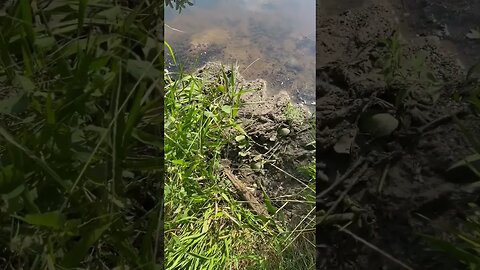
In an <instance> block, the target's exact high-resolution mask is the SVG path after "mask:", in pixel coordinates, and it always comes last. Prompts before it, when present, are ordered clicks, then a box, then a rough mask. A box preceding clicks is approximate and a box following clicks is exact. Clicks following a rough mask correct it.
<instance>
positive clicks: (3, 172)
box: [0, 164, 23, 194]
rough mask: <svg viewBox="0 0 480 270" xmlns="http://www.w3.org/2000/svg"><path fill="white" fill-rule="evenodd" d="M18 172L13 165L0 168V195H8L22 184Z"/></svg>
mask: <svg viewBox="0 0 480 270" xmlns="http://www.w3.org/2000/svg"><path fill="white" fill-rule="evenodd" d="M20 176H21V175H20V172H19V171H18V170H16V169H15V166H14V165H13V164H9V165H7V166H4V167H2V168H0V194H6V193H10V192H11V191H13V190H15V189H16V188H17V187H18V186H20V185H22V184H23V181H22V180H23V179H21V178H20Z"/></svg>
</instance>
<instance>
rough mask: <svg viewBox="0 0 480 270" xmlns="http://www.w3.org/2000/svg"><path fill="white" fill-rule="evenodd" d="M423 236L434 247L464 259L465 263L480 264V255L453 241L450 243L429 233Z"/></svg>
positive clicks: (456, 257)
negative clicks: (460, 246)
mask: <svg viewBox="0 0 480 270" xmlns="http://www.w3.org/2000/svg"><path fill="white" fill-rule="evenodd" d="M423 237H425V239H427V241H428V242H430V244H431V245H432V247H434V248H437V249H439V250H442V251H444V252H446V253H447V254H448V255H450V256H452V257H453V258H455V259H457V260H460V261H462V262H463V263H465V264H469V263H472V264H476V265H480V257H478V256H475V255H473V254H471V253H470V252H467V251H466V250H463V249H461V248H458V247H456V246H455V245H453V244H452V243H449V242H447V241H444V240H440V239H437V238H435V237H432V236H428V235H423Z"/></svg>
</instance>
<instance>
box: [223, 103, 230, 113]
mask: <svg viewBox="0 0 480 270" xmlns="http://www.w3.org/2000/svg"><path fill="white" fill-rule="evenodd" d="M222 111H224V112H225V113H228V114H231V113H232V106H229V105H223V106H222Z"/></svg>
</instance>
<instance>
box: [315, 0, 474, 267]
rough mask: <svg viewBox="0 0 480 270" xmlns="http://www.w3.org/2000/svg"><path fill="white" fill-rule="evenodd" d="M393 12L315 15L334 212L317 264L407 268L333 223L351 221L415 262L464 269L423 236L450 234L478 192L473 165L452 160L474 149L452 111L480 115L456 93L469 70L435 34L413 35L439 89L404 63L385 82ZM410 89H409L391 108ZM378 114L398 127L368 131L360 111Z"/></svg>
mask: <svg viewBox="0 0 480 270" xmlns="http://www.w3.org/2000/svg"><path fill="white" fill-rule="evenodd" d="M396 18H397V16H396V13H395V11H394V8H392V7H391V6H389V5H366V6H364V7H361V8H357V9H353V10H351V11H348V12H344V13H342V14H340V15H338V16H333V17H328V18H320V19H319V21H317V89H316V94H317V102H316V103H317V149H318V152H317V179H322V180H318V182H317V191H318V192H319V193H317V194H319V195H318V197H317V209H318V210H322V209H323V210H324V211H328V212H327V213H330V214H332V215H334V216H335V217H336V218H338V219H335V220H336V222H326V220H327V219H325V220H322V218H320V220H319V221H320V222H321V224H319V225H318V226H317V244H318V260H317V263H318V264H317V266H318V269H405V266H402V265H400V264H399V263H398V262H394V261H393V260H391V259H389V258H387V256H385V255H381V254H380V253H379V252H378V251H374V250H373V249H372V248H371V247H368V246H367V245H365V243H362V242H360V241H358V239H357V240H356V239H354V237H352V235H349V234H347V233H345V232H341V231H340V230H339V228H338V227H337V226H344V225H346V224H348V226H347V229H348V230H349V231H351V232H353V233H354V234H355V235H357V236H359V237H361V238H362V239H364V240H366V241H368V242H369V243H371V244H373V245H375V246H376V247H378V248H379V249H381V250H382V251H384V252H386V253H388V254H390V255H391V256H393V257H394V258H396V259H397V260H399V261H401V262H402V263H403V264H405V265H408V266H409V267H411V268H412V269H464V268H463V266H461V265H459V264H458V263H457V262H455V261H453V260H450V259H449V258H448V257H446V256H445V255H444V254H441V253H438V252H434V251H431V250H430V248H429V246H428V244H426V243H425V241H424V239H423V238H422V236H421V234H431V235H436V236H438V237H445V235H444V234H445V232H446V231H447V230H449V229H452V228H455V227H456V226H457V225H458V224H460V223H461V220H463V218H464V217H465V214H466V211H465V209H467V207H466V204H467V203H468V202H472V201H475V200H478V199H479V196H478V194H479V193H478V192H475V191H473V190H468V191H469V192H467V190H466V189H465V186H466V185H468V183H471V182H473V181H476V180H477V179H476V178H475V177H474V176H473V175H472V174H471V173H470V171H469V170H468V169H466V168H461V169H459V170H456V171H447V168H448V167H449V166H451V165H452V164H454V163H455V162H457V161H459V160H461V159H462V158H464V157H465V156H466V155H468V154H471V153H472V151H471V149H470V145H469V144H468V142H467V141H466V140H465V138H464V135H463V133H462V132H461V130H460V129H459V127H458V125H457V124H456V123H455V122H454V121H453V118H452V115H455V116H456V117H458V118H459V119H460V120H461V121H463V122H464V123H466V126H467V127H470V129H472V131H474V132H478V131H479V130H478V129H479V127H480V121H479V120H478V118H477V117H474V116H473V115H472V113H471V112H470V110H469V107H468V106H467V105H466V104H465V103H463V102H456V101H454V100H453V99H452V98H451V97H452V95H453V93H454V92H457V93H460V96H461V95H462V94H464V93H462V90H461V89H462V88H463V85H462V80H463V79H464V77H465V71H464V70H463V68H462V66H461V65H459V64H458V61H457V60H456V59H455V57H453V56H452V55H451V54H450V53H448V52H447V51H446V50H445V48H444V47H443V45H442V43H441V42H439V38H438V37H434V36H425V37H415V38H413V39H411V40H409V41H408V43H406V44H405V46H404V48H403V49H402V52H401V54H400V55H401V58H402V59H412V57H414V56H419V55H424V56H425V60H424V63H425V66H426V67H425V68H424V70H428V71H430V73H431V75H432V76H433V77H434V78H435V82H437V83H440V84H439V85H441V87H440V88H438V91H437V92H435V93H434V94H433V95H430V94H427V92H426V89H427V88H426V87H425V82H423V81H420V82H419V81H418V80H414V78H415V71H414V70H411V69H408V68H407V69H406V70H404V71H403V73H402V74H404V77H403V78H402V79H397V80H396V81H395V84H388V83H387V81H386V79H385V76H383V75H381V74H380V72H379V71H380V70H381V65H379V64H378V63H379V62H380V61H382V59H384V57H385V56H386V55H387V54H388V53H389V50H388V49H387V48H386V47H385V46H384V45H383V44H382V43H380V42H379V41H380V40H383V39H386V38H389V37H391V36H392V33H393V32H394V30H395V29H397V28H398V25H397V22H398V19H396ZM406 88H410V89H412V91H411V93H410V95H408V96H407V97H406V99H404V101H403V102H402V103H400V105H399V106H395V101H396V97H397V95H398V93H399V91H401V90H402V89H406ZM375 113H388V114H390V115H391V116H393V117H394V118H395V119H397V120H398V121H399V125H398V127H397V128H396V129H395V131H394V132H393V133H391V134H390V135H388V136H384V137H381V138H374V137H373V136H371V134H368V133H367V132H364V131H363V130H362V129H361V128H360V127H359V126H361V122H362V119H364V117H368V116H369V115H372V114H375ZM317 218H318V216H317ZM330 220H332V218H330Z"/></svg>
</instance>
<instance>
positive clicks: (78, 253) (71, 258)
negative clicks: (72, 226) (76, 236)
mask: <svg viewBox="0 0 480 270" xmlns="http://www.w3.org/2000/svg"><path fill="white" fill-rule="evenodd" d="M110 225H111V223H106V224H93V225H92V226H90V227H89V229H88V230H87V231H84V232H82V235H83V237H82V238H81V239H80V241H79V242H78V243H77V244H76V245H75V246H74V247H73V248H72V249H71V250H70V251H68V252H67V253H66V254H65V257H64V258H63V261H62V263H61V264H62V265H63V266H64V267H66V268H74V267H77V266H78V265H79V264H80V262H81V261H82V260H83V259H84V258H85V256H86V255H87V253H88V251H89V249H90V248H91V247H92V246H93V245H94V244H95V243H96V242H97V241H98V239H100V237H101V236H102V235H103V233H104V232H105V231H106V230H107V229H108V228H109V227H110Z"/></svg>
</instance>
